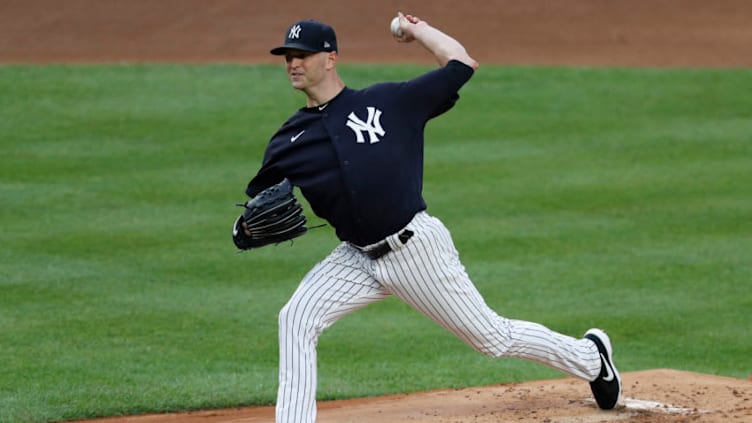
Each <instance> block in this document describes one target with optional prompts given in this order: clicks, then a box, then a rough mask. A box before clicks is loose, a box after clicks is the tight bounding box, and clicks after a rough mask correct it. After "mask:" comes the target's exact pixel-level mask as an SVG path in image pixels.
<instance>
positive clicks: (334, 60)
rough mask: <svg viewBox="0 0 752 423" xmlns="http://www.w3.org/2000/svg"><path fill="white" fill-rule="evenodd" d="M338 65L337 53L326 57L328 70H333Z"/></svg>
mask: <svg viewBox="0 0 752 423" xmlns="http://www.w3.org/2000/svg"><path fill="white" fill-rule="evenodd" d="M336 64H337V52H336V51H333V52H331V53H329V55H328V56H327V57H326V68H327V69H332V68H334V65H336Z"/></svg>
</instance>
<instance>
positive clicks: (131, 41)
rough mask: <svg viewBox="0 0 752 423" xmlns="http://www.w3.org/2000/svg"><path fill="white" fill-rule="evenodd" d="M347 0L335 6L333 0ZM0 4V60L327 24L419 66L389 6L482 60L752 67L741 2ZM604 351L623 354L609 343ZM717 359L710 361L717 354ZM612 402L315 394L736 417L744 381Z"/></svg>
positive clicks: (270, 41) (688, 378) (243, 411)
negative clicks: (401, 40)
mask: <svg viewBox="0 0 752 423" xmlns="http://www.w3.org/2000/svg"><path fill="white" fill-rule="evenodd" d="M343 4H346V6H343ZM458 4H460V3H458V2H457V1H456V0H451V1H450V0H433V1H431V0H415V1H398V0H385V1H378V2H376V1H352V2H343V1H338V0H318V1H316V2H310V1H290V0H277V1H247V0H222V1H205V0H160V1H152V0H129V1H122V0H66V1H65V2H59V1H53V0H4V1H3V2H0V63H70V62H75V63H92V62H95V63H102V62H115V63H120V62H177V63H208V62H214V63H217V62H227V63H277V62H276V60H278V59H275V58H274V57H272V56H270V55H269V54H268V51H269V49H270V48H271V47H273V46H275V45H277V44H279V43H280V42H281V41H282V39H283V37H284V31H285V29H286V28H287V26H288V25H289V24H290V23H292V22H293V21H295V20H298V19H304V18H314V19H319V20H323V21H326V22H328V23H330V24H332V25H333V26H334V27H335V28H336V29H337V32H338V38H339V45H340V50H341V60H342V62H344V63H379V62H404V63H431V62H432V59H431V58H430V57H428V56H427V55H426V54H425V53H424V52H422V51H420V47H419V46H416V45H398V44H396V43H395V42H394V41H393V40H392V39H391V36H390V35H389V21H390V19H391V18H392V17H393V16H394V14H395V13H396V11H397V10H402V11H403V12H408V13H412V14H415V15H417V16H420V17H421V18H423V19H425V20H427V21H429V22H430V23H432V24H434V25H436V26H437V27H440V28H442V29H445V30H446V31H447V32H449V33H451V34H452V35H454V36H455V37H456V38H458V39H460V40H461V41H462V42H463V43H464V44H465V46H466V47H467V49H468V51H469V52H470V54H471V55H472V56H473V57H475V58H476V59H478V60H479V61H480V62H481V64H483V63H496V64H512V65H567V66H619V67H642V66H647V67H752V54H750V53H751V52H752V50H750V46H752V24H750V23H751V22H752V2H750V1H748V0H716V1H712V2H710V1H707V0H631V1H603V0H576V1H566V2H565V1H556V0H530V1H515V0H491V1H466V2H463V3H462V5H461V6H458ZM615 348H616V352H617V354H620V355H624V354H628V353H629V352H628V351H619V350H618V344H617V345H615ZM719 359H721V358H719ZM623 376H624V398H623V401H622V404H621V405H620V406H619V407H618V408H617V409H616V410H612V411H610V412H604V411H600V410H598V408H597V407H596V405H595V403H594V402H593V401H592V399H591V396H590V393H589V389H588V386H587V383H584V382H582V381H577V380H573V379H555V380H545V381H533V382H526V383H515V384H507V385H497V386H488V387H473V388H466V389H457V390H437V391H431V392H425V393H416V394H409V395H393V396H387V397H379V398H368V399H354V400H345V401H329V402H321V403H320V405H319V407H320V411H319V421H320V422H332V423H340V422H360V423H377V422H378V423H399V422H411V423H421V422H426V423H427V422H431V423H438V422H442V423H449V422H452V423H467V422H477V423H483V422H492V421H493V422H498V421H505V422H611V421H629V422H691V421H697V422H711V423H712V422H749V421H752V382H750V381H748V380H743V379H732V378H724V377H717V376H710V375H703V374H696V373H689V372H682V371H676V370H648V371H640V372H626V373H624V374H623ZM273 414H274V410H273V408H271V407H252V408H238V409H230V410H214V411H205V412H193V413H182V414H164V415H148V416H134V417H116V418H109V419H104V420H96V421H95V422H99V423H105V422H107V423H126V422H130V423H168V422H170V423H172V422H188V423H191V422H205V423H217V422H271V421H273Z"/></svg>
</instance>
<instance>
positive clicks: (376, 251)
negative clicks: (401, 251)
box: [355, 229, 415, 260]
mask: <svg viewBox="0 0 752 423" xmlns="http://www.w3.org/2000/svg"><path fill="white" fill-rule="evenodd" d="M413 235H415V233H414V232H413V231H411V230H409V229H405V230H404V231H402V232H400V234H399V235H398V236H397V237H398V238H399V240H400V241H402V243H403V244H407V241H408V240H409V239H410V238H412V236H413ZM355 248H357V249H358V250H360V251H362V252H363V254H365V255H367V256H368V258H370V259H371V260H376V259H378V258H381V257H382V256H383V255H384V254H386V253H388V252H390V251H392V247H390V246H389V242H387V240H383V241H381V242H379V243H378V244H376V245H374V246H372V247H368V248H363V247H358V246H357V245H356V246H355Z"/></svg>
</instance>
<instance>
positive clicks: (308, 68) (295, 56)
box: [285, 49, 332, 90]
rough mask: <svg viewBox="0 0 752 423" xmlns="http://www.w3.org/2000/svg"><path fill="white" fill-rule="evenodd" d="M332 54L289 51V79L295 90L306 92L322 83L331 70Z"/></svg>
mask: <svg viewBox="0 0 752 423" xmlns="http://www.w3.org/2000/svg"><path fill="white" fill-rule="evenodd" d="M331 55H332V53H326V52H322V53H312V52H309V51H303V50H293V49H291V50H288V51H287V53H285V68H286V69H287V77H288V78H289V79H290V83H291V84H292V86H293V88H296V89H298V90H306V89H307V88H311V87H313V86H315V85H317V84H318V83H320V82H321V81H322V80H323V79H324V76H325V75H326V70H327V69H328V68H329V62H330V60H329V59H330V57H331Z"/></svg>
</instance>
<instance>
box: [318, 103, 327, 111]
mask: <svg viewBox="0 0 752 423" xmlns="http://www.w3.org/2000/svg"><path fill="white" fill-rule="evenodd" d="M328 105H329V103H326V104H324V105H323V106H319V111H322V110H324V109H326V106H328Z"/></svg>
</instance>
